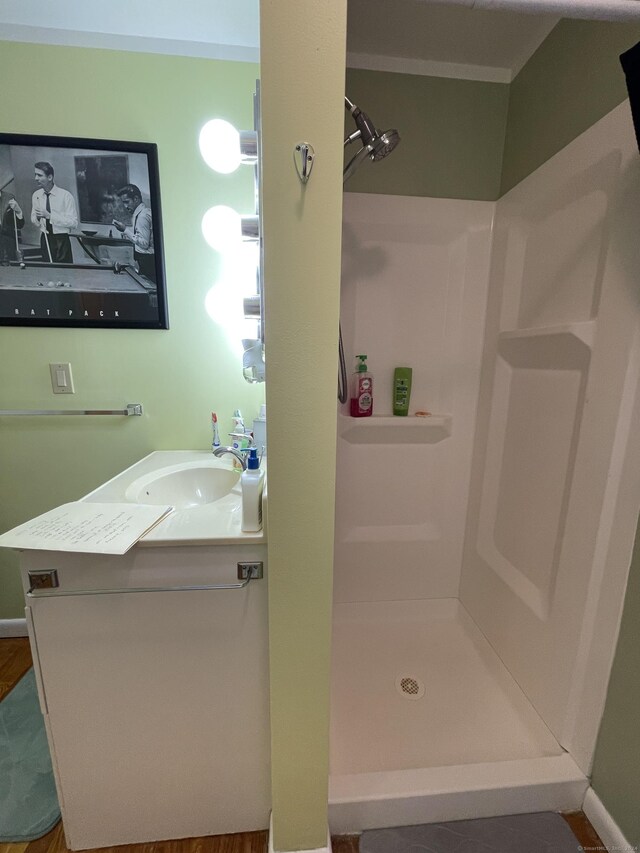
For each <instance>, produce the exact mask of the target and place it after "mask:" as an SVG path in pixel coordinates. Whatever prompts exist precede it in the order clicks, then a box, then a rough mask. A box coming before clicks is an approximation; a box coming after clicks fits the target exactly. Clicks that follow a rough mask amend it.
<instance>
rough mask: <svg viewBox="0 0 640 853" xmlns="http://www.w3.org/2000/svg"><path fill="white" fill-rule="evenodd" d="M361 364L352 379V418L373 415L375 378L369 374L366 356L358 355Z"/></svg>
mask: <svg viewBox="0 0 640 853" xmlns="http://www.w3.org/2000/svg"><path fill="white" fill-rule="evenodd" d="M356 358H359V359H360V363H359V364H358V366H357V367H356V371H355V373H354V374H353V376H352V377H351V394H350V414H351V417H352V418H368V417H369V416H370V415H372V414H373V376H372V375H371V374H370V373H368V372H367V357H366V355H357V356H356Z"/></svg>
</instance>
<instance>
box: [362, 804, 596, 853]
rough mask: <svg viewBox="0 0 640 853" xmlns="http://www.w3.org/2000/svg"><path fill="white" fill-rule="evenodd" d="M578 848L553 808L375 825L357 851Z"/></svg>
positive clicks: (506, 852) (489, 852)
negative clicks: (390, 826) (395, 826)
mask: <svg viewBox="0 0 640 853" xmlns="http://www.w3.org/2000/svg"><path fill="white" fill-rule="evenodd" d="M585 849H587V848H585ZM594 849H596V848H594ZM578 850H582V847H579V846H578V839H577V838H576V837H575V835H574V834H573V832H572V831H571V829H570V828H569V826H568V824H567V823H566V821H565V820H564V819H563V818H562V817H561V816H560V815H559V814H555V813H554V812H538V813H536V814H521V815H509V816H508V817H489V818H478V819H476V820H457V821H453V822H451V823H432V824H425V825H424V826H403V827H399V828H398V829H374V830H368V831H367V832H363V833H362V835H361V836H360V853H576V851H578Z"/></svg>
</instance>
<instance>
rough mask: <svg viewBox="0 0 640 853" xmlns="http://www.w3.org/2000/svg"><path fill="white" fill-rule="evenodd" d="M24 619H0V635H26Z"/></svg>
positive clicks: (25, 621)
mask: <svg viewBox="0 0 640 853" xmlns="http://www.w3.org/2000/svg"><path fill="white" fill-rule="evenodd" d="M28 636H29V635H28V633H27V620H26V619H0V637H28Z"/></svg>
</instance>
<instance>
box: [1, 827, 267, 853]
mask: <svg viewBox="0 0 640 853" xmlns="http://www.w3.org/2000/svg"><path fill="white" fill-rule="evenodd" d="M268 845H269V833H268V832H267V831H264V832H241V833H236V834H234V835H209V836H206V837H203V838H179V839H174V840H171V841H156V842H149V843H147V844H122V845H119V846H117V847H98V848H96V849H95V851H94V853H267V849H268ZM5 847H6V848H7V849H6V850H2V851H0V853H70V851H69V848H68V847H67V845H66V842H65V838H64V830H63V826H62V821H60V822H59V823H58V824H56V826H55V827H54V828H53V829H52V830H51V831H50V832H49V833H47V835H45V836H44V837H43V838H40V839H38V840H37V841H32V842H30V843H29V844H28V845H26V849H24V848H25V845H18V844H7V845H5Z"/></svg>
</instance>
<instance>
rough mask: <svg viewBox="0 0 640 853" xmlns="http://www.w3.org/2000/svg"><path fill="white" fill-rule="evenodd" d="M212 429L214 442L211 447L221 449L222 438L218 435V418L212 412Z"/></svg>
mask: <svg viewBox="0 0 640 853" xmlns="http://www.w3.org/2000/svg"><path fill="white" fill-rule="evenodd" d="M211 428H212V429H213V441H212V443H211V447H220V436H219V435H218V416H217V415H216V413H215V412H211Z"/></svg>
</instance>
